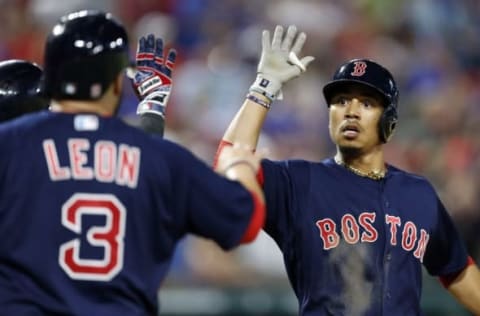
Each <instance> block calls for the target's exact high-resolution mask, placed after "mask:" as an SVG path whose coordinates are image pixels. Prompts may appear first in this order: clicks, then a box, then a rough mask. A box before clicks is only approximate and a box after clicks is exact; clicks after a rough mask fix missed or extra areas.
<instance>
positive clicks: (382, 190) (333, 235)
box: [262, 159, 468, 316]
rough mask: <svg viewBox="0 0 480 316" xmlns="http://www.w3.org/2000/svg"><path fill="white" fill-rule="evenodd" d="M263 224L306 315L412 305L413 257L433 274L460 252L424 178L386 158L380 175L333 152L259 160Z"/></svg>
mask: <svg viewBox="0 0 480 316" xmlns="http://www.w3.org/2000/svg"><path fill="white" fill-rule="evenodd" d="M262 169H263V177H264V190H265V198H266V205H267V221H266V226H265V230H266V232H267V233H268V234H269V235H271V236H272V237H273V239H274V240H275V241H276V243H277V244H278V245H279V247H280V248H281V250H282V252H283V255H284V260H285V265H286V268H287V273H288V276H289V279H290V282H291V284H292V287H293V289H294V291H295V294H296V296H297V298H298V301H299V308H300V314H301V315H303V316H307V315H316V316H320V315H345V316H347V315H371V316H374V315H375V316H378V315H388V316H405V315H421V314H422V313H421V311H420V296H421V289H422V264H423V265H424V266H425V268H426V269H427V270H428V272H429V273H430V274H432V275H435V276H444V275H448V274H450V273H455V272H458V271H459V270H461V269H462V268H463V267H465V266H466V264H467V259H468V255H467V252H466V249H465V247H464V245H463V243H462V242H461V240H460V237H459V234H458V233H457V231H456V230H455V228H454V225H453V223H452V221H451V219H450V217H449V215H448V213H447V211H446V210H445V208H444V206H443V205H442V203H441V201H440V200H439V198H438V196H437V194H436V192H435V190H434V189H433V187H432V186H431V185H430V184H429V182H428V181H427V180H425V179H424V178H422V177H419V176H415V175H412V174H409V173H406V172H404V171H402V170H399V169H397V168H395V167H393V166H388V172H387V174H386V177H385V178H384V179H382V180H380V181H376V180H372V179H370V178H365V177H361V176H358V175H356V174H354V173H352V172H351V171H349V170H347V169H346V168H344V167H342V166H339V165H337V164H336V163H335V162H334V160H333V159H327V160H325V161H322V162H320V163H314V162H307V161H300V160H298V161H297V160H290V161H284V162H272V161H269V160H264V161H263V162H262Z"/></svg>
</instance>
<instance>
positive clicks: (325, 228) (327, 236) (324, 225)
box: [316, 218, 340, 250]
mask: <svg viewBox="0 0 480 316" xmlns="http://www.w3.org/2000/svg"><path fill="white" fill-rule="evenodd" d="M316 224H317V227H318V228H319V229H320V237H321V238H322V240H323V249H325V250H328V249H332V248H335V247H337V246H338V244H339V242H340V236H338V233H337V232H336V231H335V228H336V226H337V225H336V224H335V222H334V221H333V220H331V219H329V218H325V219H321V220H319V221H317V223H316Z"/></svg>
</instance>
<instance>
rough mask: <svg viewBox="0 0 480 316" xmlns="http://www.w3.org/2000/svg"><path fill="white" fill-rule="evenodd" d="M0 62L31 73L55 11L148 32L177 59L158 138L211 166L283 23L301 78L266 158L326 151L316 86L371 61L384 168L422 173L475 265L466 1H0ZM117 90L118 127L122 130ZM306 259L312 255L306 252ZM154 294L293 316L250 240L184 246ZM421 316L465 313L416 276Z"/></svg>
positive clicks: (221, 310) (479, 58) (473, 84)
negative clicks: (391, 113) (264, 49)
mask: <svg viewBox="0 0 480 316" xmlns="http://www.w3.org/2000/svg"><path fill="white" fill-rule="evenodd" d="M0 8H1V9H0V60H3V59H8V58H21V59H27V60H31V61H35V62H37V63H38V64H40V65H42V50H43V42H44V39H45V34H46V32H47V31H48V30H49V29H50V27H51V26H52V25H53V23H54V22H55V20H56V19H57V18H58V17H59V16H61V15H63V14H64V13H66V12H69V11H72V10H76V9H84V8H95V9H102V10H106V11H110V12H112V13H114V14H115V15H116V16H117V17H119V18H120V19H121V20H122V21H123V22H124V23H125V25H126V27H127V28H128V31H129V33H130V38H131V44H132V49H135V44H136V39H137V38H138V37H139V36H141V35H144V34H147V33H154V34H156V35H157V36H161V37H163V38H164V39H165V41H166V43H167V45H168V46H173V47H175V48H176V49H177V50H178V52H179V58H178V62H177V65H176V69H175V72H174V88H173V95H172V97H171V99H170V104H169V107H168V111H167V112H168V117H167V131H166V137H167V138H169V139H173V140H175V141H177V142H179V143H180V144H182V145H184V146H186V147H188V148H190V149H191V150H193V151H194V152H195V154H197V155H198V156H200V157H201V158H202V159H204V160H205V161H206V162H207V163H211V161H212V159H213V154H214V152H215V150H216V146H217V144H218V141H219V139H220V138H221V136H222V133H223V131H224V129H225V128H226V126H227V124H228V123H229V120H230V119H231V118H232V117H233V114H234V113H235V111H236V110H237V109H238V107H239V106H240V104H241V103H242V101H243V99H244V96H245V93H246V91H247V89H248V86H249V85H250V83H251V82H252V80H253V79H254V76H255V67H256V63H257V59H258V56H259V53H260V34H261V30H262V29H264V28H269V29H272V28H273V27H274V25H276V24H282V25H288V24H295V25H297V26H298V28H299V29H301V30H305V31H306V32H307V34H308V37H309V38H308V40H307V45H306V47H305V48H304V52H305V53H306V54H309V55H313V56H315V57H316V60H315V61H314V63H312V65H311V66H310V67H309V69H308V72H307V73H306V74H305V75H304V76H303V77H302V78H301V79H300V80H296V81H294V82H292V83H291V84H289V85H288V86H287V87H286V88H285V89H284V96H285V99H284V100H283V101H278V102H276V103H275V104H274V106H273V109H272V110H271V113H270V114H269V117H268V119H267V122H266V125H265V126H266V127H265V129H264V133H263V134H262V138H261V146H263V147H267V148H269V150H270V152H271V154H270V156H271V157H272V158H280V159H281V158H287V157H296V158H306V159H313V160H320V159H323V158H324V157H326V156H328V155H330V154H332V153H333V151H334V148H333V146H332V144H331V142H330V140H329V138H328V134H327V111H326V106H325V101H324V100H323V96H322V94H321V87H322V86H323V84H324V83H325V82H326V81H327V80H328V79H329V76H330V74H331V73H332V72H333V70H334V69H335V68H336V66H337V65H338V64H340V63H341V62H343V61H345V60H347V59H350V58H353V57H368V58H372V59H374V60H377V61H379V62H380V63H382V64H384V65H385V66H387V68H389V69H390V70H391V71H392V72H393V74H394V75H395V77H396V79H397V81H398V84H399V87H400V105H399V117H400V122H399V125H398V129H397V131H396V133H395V135H394V137H393V140H392V141H391V143H390V144H389V145H388V146H387V147H386V151H387V158H388V160H389V161H390V162H391V163H392V164H394V165H397V166H399V167H402V168H405V169H407V170H409V171H411V172H415V173H421V174H424V175H426V176H427V177H428V178H429V179H430V180H431V181H432V182H433V183H434V185H435V187H436V188H437V190H438V192H439V194H440V196H441V198H442V199H443V201H444V202H445V204H446V205H447V207H448V209H449V210H450V212H451V215H452V216H453V218H454V219H455V222H456V223H457V225H458V227H459V228H460V230H461V232H462V234H463V236H464V238H465V240H466V241H467V246H468V248H469V250H470V253H471V254H472V256H473V257H474V259H476V261H477V262H480V233H479V231H478V228H480V176H479V175H480V159H479V155H480V137H478V134H479V132H480V87H479V78H480V72H479V70H480V18H479V17H480V2H478V1H475V0H405V1H394V0H356V1H351V0H250V1H248V0H163V1H160V0H118V1H114V0H62V1H57V0H0ZM135 106H136V98H135V96H134V95H133V91H132V90H131V89H130V87H128V89H127V92H126V93H125V98H124V101H123V103H122V106H121V111H120V115H121V116H122V117H124V118H125V120H128V121H130V122H131V123H132V124H136V123H137V118H136V116H135ZM312 251H315V249H312ZM163 289H164V291H163V294H162V295H161V296H160V298H161V301H162V307H163V311H162V313H161V315H245V316H247V315H265V316H266V315H278V316H281V315H285V316H286V315H295V314H296V309H297V305H296V304H297V303H296V300H295V298H294V296H293V292H292V291H291V289H290V287H289V285H288V281H287V279H286V275H285V271H284V268H283V263H282V259H281V256H280V254H279V252H278V250H277V248H276V246H275V245H274V243H273V242H272V240H271V239H270V238H269V237H267V236H265V235H262V236H260V238H259V239H258V240H257V241H256V242H255V244H254V245H251V246H244V247H241V248H239V249H238V250H236V251H233V252H231V253H228V254H225V253H222V252H221V251H220V250H219V249H218V248H217V247H215V246H214V245H212V244H211V243H210V242H208V241H206V240H201V239H198V238H194V237H189V238H187V239H185V240H184V241H183V242H182V243H181V244H180V246H179V248H178V251H177V254H176V257H175V260H174V263H173V265H172V268H171V272H170V276H169V278H168V279H167V281H166V282H165V284H164V287H163ZM422 304H423V306H424V310H425V313H426V315H427V316H433V315H435V316H441V315H458V316H461V315H469V314H468V313H466V312H465V311H464V310H463V309H462V308H460V307H459V306H458V304H457V303H456V302H455V301H453V299H452V298H451V297H450V296H449V295H448V294H447V292H446V291H445V290H443V289H442V288H441V286H440V285H439V282H438V281H437V280H436V279H433V278H431V277H429V276H427V275H425V288H424V299H423V301H422Z"/></svg>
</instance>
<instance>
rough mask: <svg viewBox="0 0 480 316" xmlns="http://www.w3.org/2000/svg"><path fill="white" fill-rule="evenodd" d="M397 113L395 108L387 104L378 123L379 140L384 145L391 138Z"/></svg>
mask: <svg viewBox="0 0 480 316" xmlns="http://www.w3.org/2000/svg"><path fill="white" fill-rule="evenodd" d="M397 122H398V113H397V108H396V107H395V106H394V105H393V104H391V103H390V104H388V105H387V107H385V110H384V111H383V113H382V116H381V118H380V122H379V126H378V127H379V134H380V140H381V141H382V142H384V143H386V142H388V141H389V140H390V138H391V137H392V134H393V131H394V130H395V127H396V126H397Z"/></svg>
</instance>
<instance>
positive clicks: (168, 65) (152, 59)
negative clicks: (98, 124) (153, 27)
mask: <svg viewBox="0 0 480 316" xmlns="http://www.w3.org/2000/svg"><path fill="white" fill-rule="evenodd" d="M176 57H177V52H176V51H175V49H173V48H172V49H170V50H169V51H168V55H167V57H166V59H165V57H164V55H163V41H162V39H161V38H155V36H154V35H153V34H149V35H148V36H147V37H146V38H145V37H141V38H140V40H139V41H138V46H137V54H136V58H135V59H136V65H137V71H136V73H135V75H134V77H133V79H132V84H133V87H134V89H135V92H136V93H137V96H138V98H139V100H140V103H139V105H138V108H137V114H138V115H142V114H144V113H154V114H158V115H161V116H162V117H165V110H166V106H167V103H168V99H169V97H170V93H171V90H172V72H173V67H174V65H175V59H176Z"/></svg>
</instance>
